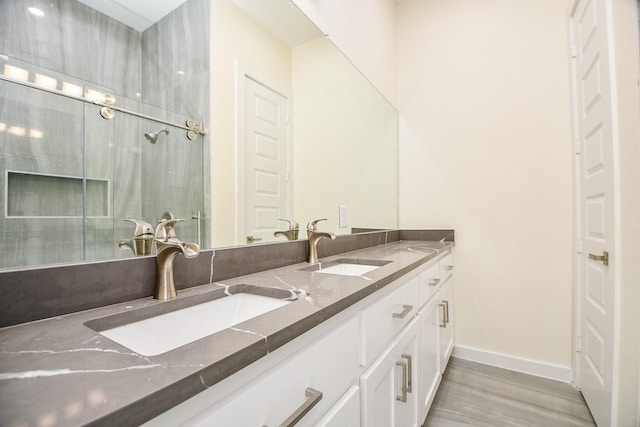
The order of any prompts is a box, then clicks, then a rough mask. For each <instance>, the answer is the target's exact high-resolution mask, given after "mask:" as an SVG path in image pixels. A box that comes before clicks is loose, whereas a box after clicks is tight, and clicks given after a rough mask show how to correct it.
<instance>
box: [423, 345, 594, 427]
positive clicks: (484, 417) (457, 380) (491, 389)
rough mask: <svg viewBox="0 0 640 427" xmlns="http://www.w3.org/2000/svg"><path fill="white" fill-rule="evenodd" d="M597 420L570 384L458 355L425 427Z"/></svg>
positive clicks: (578, 423)
mask: <svg viewBox="0 0 640 427" xmlns="http://www.w3.org/2000/svg"><path fill="white" fill-rule="evenodd" d="M595 425H596V424H595V423H594V422H593V418H592V417H591V413H590V412H589V409H588V408H587V405H586V404H585V402H584V399H583V397H582V393H580V392H579V391H577V390H575V389H574V388H573V387H572V386H571V385H569V384H565V383H562V382H558V381H553V380H549V379H545V378H539V377H535V376H532V375H527V374H521V373H519V372H513V371H508V370H506V369H500V368H495V367H492V366H488V365H483V364H479V363H474V362H469V361H466V360H462V359H456V358H453V357H452V358H451V359H450V362H449V366H448V367H447V370H446V371H445V374H444V377H443V379H442V383H441V384H440V388H439V389H438V393H437V394H436V397H435V400H434V402H433V405H432V406H431V410H430V411H429V415H428V416H427V420H426V421H425V423H424V425H423V427H457V426H500V427H507V426H531V427H534V426H535V427H543V426H544V427H546V426H549V427H551V426H552V427H564V426H595Z"/></svg>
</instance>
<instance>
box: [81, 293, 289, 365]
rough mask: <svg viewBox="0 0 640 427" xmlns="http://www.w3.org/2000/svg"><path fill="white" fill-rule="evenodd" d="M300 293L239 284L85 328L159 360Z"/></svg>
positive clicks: (102, 320)
mask: <svg viewBox="0 0 640 427" xmlns="http://www.w3.org/2000/svg"><path fill="white" fill-rule="evenodd" d="M295 299H297V294H295V293H293V292H290V291H287V290H284V289H275V288H266V287H260V286H253V285H235V286H231V287H229V288H228V290H227V291H226V293H225V289H222V288H221V289H219V290H215V291H211V292H206V293H203V294H201V295H195V296H193V297H186V298H183V299H178V300H172V301H168V302H162V303H158V304H156V305H153V306H150V307H145V308H141V309H137V310H133V311H130V312H126V313H120V314H117V315H113V316H108V317H104V318H100V319H94V320H90V321H88V322H86V323H85V326H87V327H89V328H91V329H93V330H94V331H96V332H98V333H100V334H101V335H103V336H105V337H107V338H109V339H110V340H112V341H115V342H117V343H118V344H121V345H123V346H125V347H127V348H128V349H130V350H133V351H134V352H136V353H138V354H141V355H143V356H157V355H159V354H162V353H166V352H167V351H171V350H174V349H176V348H178V347H181V346H183V345H185V344H189V343H192V342H194V341H197V340H199V339H201V338H204V337H206V336H209V335H212V334H214V333H216V332H219V331H221V330H223V329H226V328H229V327H232V326H234V325H237V324H239V323H242V322H244V321H246V320H249V319H252V318H254V317H257V316H260V315H261V314H264V313H267V312H269V311H272V310H275V309H277V308H280V307H282V306H285V305H287V304H289V303H291V302H292V301H294V300H295Z"/></svg>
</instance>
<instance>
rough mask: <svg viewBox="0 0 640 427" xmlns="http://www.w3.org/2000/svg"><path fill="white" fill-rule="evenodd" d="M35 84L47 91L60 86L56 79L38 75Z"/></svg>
mask: <svg viewBox="0 0 640 427" xmlns="http://www.w3.org/2000/svg"><path fill="white" fill-rule="evenodd" d="M35 84H37V85H38V86H40V87H44V88H47V89H55V88H56V87H57V86H58V80H56V79H54V78H53V77H49V76H45V75H42V74H38V73H36V81H35Z"/></svg>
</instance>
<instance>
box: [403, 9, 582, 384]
mask: <svg viewBox="0 0 640 427" xmlns="http://www.w3.org/2000/svg"><path fill="white" fill-rule="evenodd" d="M396 15H397V23H396V26H397V35H396V37H397V57H398V62H397V68H398V75H397V82H398V91H397V93H398V108H399V110H400V171H401V172H400V226H401V227H402V228H418V227H425V226H427V227H452V228H454V229H455V230H456V244H457V246H456V288H455V299H456V304H457V309H456V322H457V330H456V333H457V345H459V346H463V347H469V348H472V349H477V350H481V351H486V352H492V353H498V354H502V355H506V356H511V357H515V358H522V359H529V360H533V361H536V362H541V363H546V364H550V365H556V366H558V367H562V368H564V370H563V371H564V372H565V374H567V373H569V374H570V372H569V371H568V370H569V368H570V366H571V356H572V338H571V336H572V227H573V223H572V157H571V156H572V155H571V126H570V124H571V115H570V112H571V110H570V106H571V103H570V93H571V91H570V80H569V77H570V71H569V69H570V68H569V67H570V63H569V56H568V52H569V49H568V33H567V31H568V30H567V19H568V6H567V5H566V4H565V2H558V1H557V0H538V1H528V2H514V1H512V0H485V1H482V2H470V1H466V0H446V1H445V0H408V1H405V2H403V3H400V4H399V5H398V9H397V11H396Z"/></svg>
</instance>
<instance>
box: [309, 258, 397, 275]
mask: <svg viewBox="0 0 640 427" xmlns="http://www.w3.org/2000/svg"><path fill="white" fill-rule="evenodd" d="M390 262H391V261H384V260H375V259H356V258H341V259H337V260H335V261H329V262H321V263H318V264H314V265H312V266H309V267H305V268H301V269H300V270H302V271H312V272H316V273H325V274H337V275H340V276H362V275H363V274H365V273H368V272H370V271H373V270H376V269H377V268H380V267H382V266H383V265H387V264H389V263H390Z"/></svg>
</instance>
